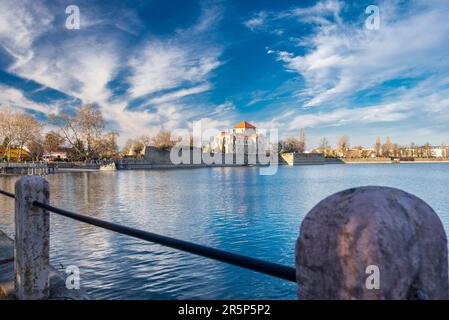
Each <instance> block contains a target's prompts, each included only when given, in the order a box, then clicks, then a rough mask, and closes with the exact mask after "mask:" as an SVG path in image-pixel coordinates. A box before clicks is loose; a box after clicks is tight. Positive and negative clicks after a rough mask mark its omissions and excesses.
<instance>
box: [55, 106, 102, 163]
mask: <svg viewBox="0 0 449 320" xmlns="http://www.w3.org/2000/svg"><path fill="white" fill-rule="evenodd" d="M49 120H50V122H52V123H53V124H54V125H57V126H59V128H60V131H61V135H62V136H63V137H64V139H65V140H66V141H67V143H69V144H70V146H71V147H72V148H73V149H75V150H74V151H75V152H74V154H76V155H77V157H81V156H82V157H84V158H86V159H92V158H93V157H95V156H96V152H95V150H94V149H93V146H94V145H95V144H96V143H97V142H96V141H97V140H99V139H101V137H102V132H103V129H104V127H105V122H104V119H103V116H102V113H101V111H100V110H99V109H98V108H96V107H95V106H94V105H93V104H86V105H83V106H81V107H78V108H77V109H76V110H75V114H73V115H70V114H68V113H66V112H62V113H60V114H58V115H50V116H49Z"/></svg>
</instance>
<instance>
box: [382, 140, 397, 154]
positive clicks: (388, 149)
mask: <svg viewBox="0 0 449 320" xmlns="http://www.w3.org/2000/svg"><path fill="white" fill-rule="evenodd" d="M393 149H394V145H393V142H391V138H390V137H387V139H386V140H385V143H384V144H383V146H382V154H383V155H384V156H386V157H391V156H392V155H393V152H394V150H393Z"/></svg>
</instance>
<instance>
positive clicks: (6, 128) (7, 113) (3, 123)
mask: <svg viewBox="0 0 449 320" xmlns="http://www.w3.org/2000/svg"><path fill="white" fill-rule="evenodd" d="M15 118H16V112H15V111H13V110H12V109H11V108H9V107H8V108H5V109H3V110H1V111H0V136H1V137H2V139H3V145H4V153H3V155H2V157H3V158H6V157H8V159H7V160H8V161H9V160H10V159H11V152H10V150H11V147H12V145H13V144H14V143H16V142H17V141H16V140H17V130H18V127H17V121H16V119H15Z"/></svg>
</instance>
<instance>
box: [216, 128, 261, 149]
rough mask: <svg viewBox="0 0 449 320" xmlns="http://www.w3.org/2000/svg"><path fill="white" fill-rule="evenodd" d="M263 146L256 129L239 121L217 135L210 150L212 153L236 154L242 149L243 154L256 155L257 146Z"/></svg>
mask: <svg viewBox="0 0 449 320" xmlns="http://www.w3.org/2000/svg"><path fill="white" fill-rule="evenodd" d="M261 145H265V139H264V136H263V134H261V133H260V132H259V131H258V130H257V128H256V127H255V126H254V125H252V124H251V123H249V122H247V121H241V122H239V123H238V124H236V125H235V126H234V128H232V130H226V131H222V132H220V134H218V135H217V136H216V137H215V139H214V141H213V143H212V145H211V149H212V151H214V152H222V153H236V152H237V148H239V147H242V148H243V149H244V150H245V153H257V150H258V149H259V146H261Z"/></svg>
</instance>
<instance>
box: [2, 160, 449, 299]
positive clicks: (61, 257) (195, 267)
mask: <svg viewBox="0 0 449 320" xmlns="http://www.w3.org/2000/svg"><path fill="white" fill-rule="evenodd" d="M16 179H17V178H16V177H0V188H1V189H3V190H7V191H13V189H14V188H13V185H14V182H15V180H16ZM47 179H48V180H49V181H50V185H51V202H52V204H53V205H55V206H58V207H60V208H64V209H68V210H72V211H76V212H80V213H83V214H87V215H90V216H93V217H96V218H100V219H104V220H108V221H112V222H116V223H120V224H124V225H127V226H130V227H135V228H139V229H143V230H147V231H151V232H155V233H160V234H163V235H167V236H171V237H176V238H179V239H183V240H187V241H193V242H196V243H200V244H204V245H208V246H213V247H216V248H219V249H224V250H231V251H234V252H238V253H242V254H245V255H249V256H252V257H256V258H261V259H265V260H268V261H272V262H277V263H281V264H285V265H290V266H293V265H294V248H295V241H296V238H297V236H298V230H299V226H300V223H301V220H302V218H303V217H304V215H305V214H306V213H307V212H308V211H309V210H310V209H311V208H312V207H313V206H314V205H315V204H316V203H317V202H318V201H320V200H321V199H323V198H324V197H326V196H328V195H330V194H332V193H335V192H337V191H340V190H343V189H347V188H350V187H356V186H364V185H384V186H391V187H396V188H400V189H403V190H405V191H407V192H410V193H413V194H415V195H417V196H419V197H421V198H422V199H424V200H425V201H427V202H428V203H429V204H430V205H431V206H432V207H433V208H434V209H435V211H436V212H437V213H438V215H439V216H440V218H441V220H442V221H443V224H444V226H445V229H446V232H448V231H449V203H448V201H447V198H448V197H447V193H448V187H449V164H398V165H393V164H387V165H381V164H375V165H369V164H367V165H326V166H298V167H280V168H279V170H278V172H277V174H276V175H273V176H261V175H259V171H258V169H257V168H255V167H253V168H250V167H248V168H213V169H211V168H207V169H206V168H204V169H194V170H154V171H118V172H76V173H59V174H55V175H50V176H47ZM13 205H14V204H13V201H12V200H10V199H8V198H6V197H4V196H0V229H2V230H4V231H6V232H7V233H8V234H10V235H12V234H13V218H14V217H13V212H14V207H13ZM51 261H52V263H53V265H55V266H61V265H62V266H64V267H65V266H68V265H76V266H78V267H79V268H80V271H81V285H82V286H83V287H85V288H86V289H87V291H88V292H89V293H90V294H92V296H93V297H94V298H103V299H120V298H121V299H295V298H296V293H295V290H296V286H295V284H294V283H288V282H285V281H282V280H278V279H274V278H271V277H269V276H265V275H260V274H257V273H255V272H251V271H246V270H243V269H240V268H238V267H234V266H229V265H226V264H223V263H220V262H214V261H211V260H208V259H205V258H201V257H197V256H193V255H190V254H186V253H182V252H180V251H176V250H173V249H169V248H165V247H162V246H160V245H156V244H152V243H146V242H143V241H139V240H137V239H133V238H130V237H127V236H122V235H118V234H115V233H112V232H109V231H105V230H102V229H99V228H97V227H93V226H90V225H87V224H83V223H80V222H76V221H74V220H70V219H68V218H64V217H60V216H56V215H52V216H51Z"/></svg>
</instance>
